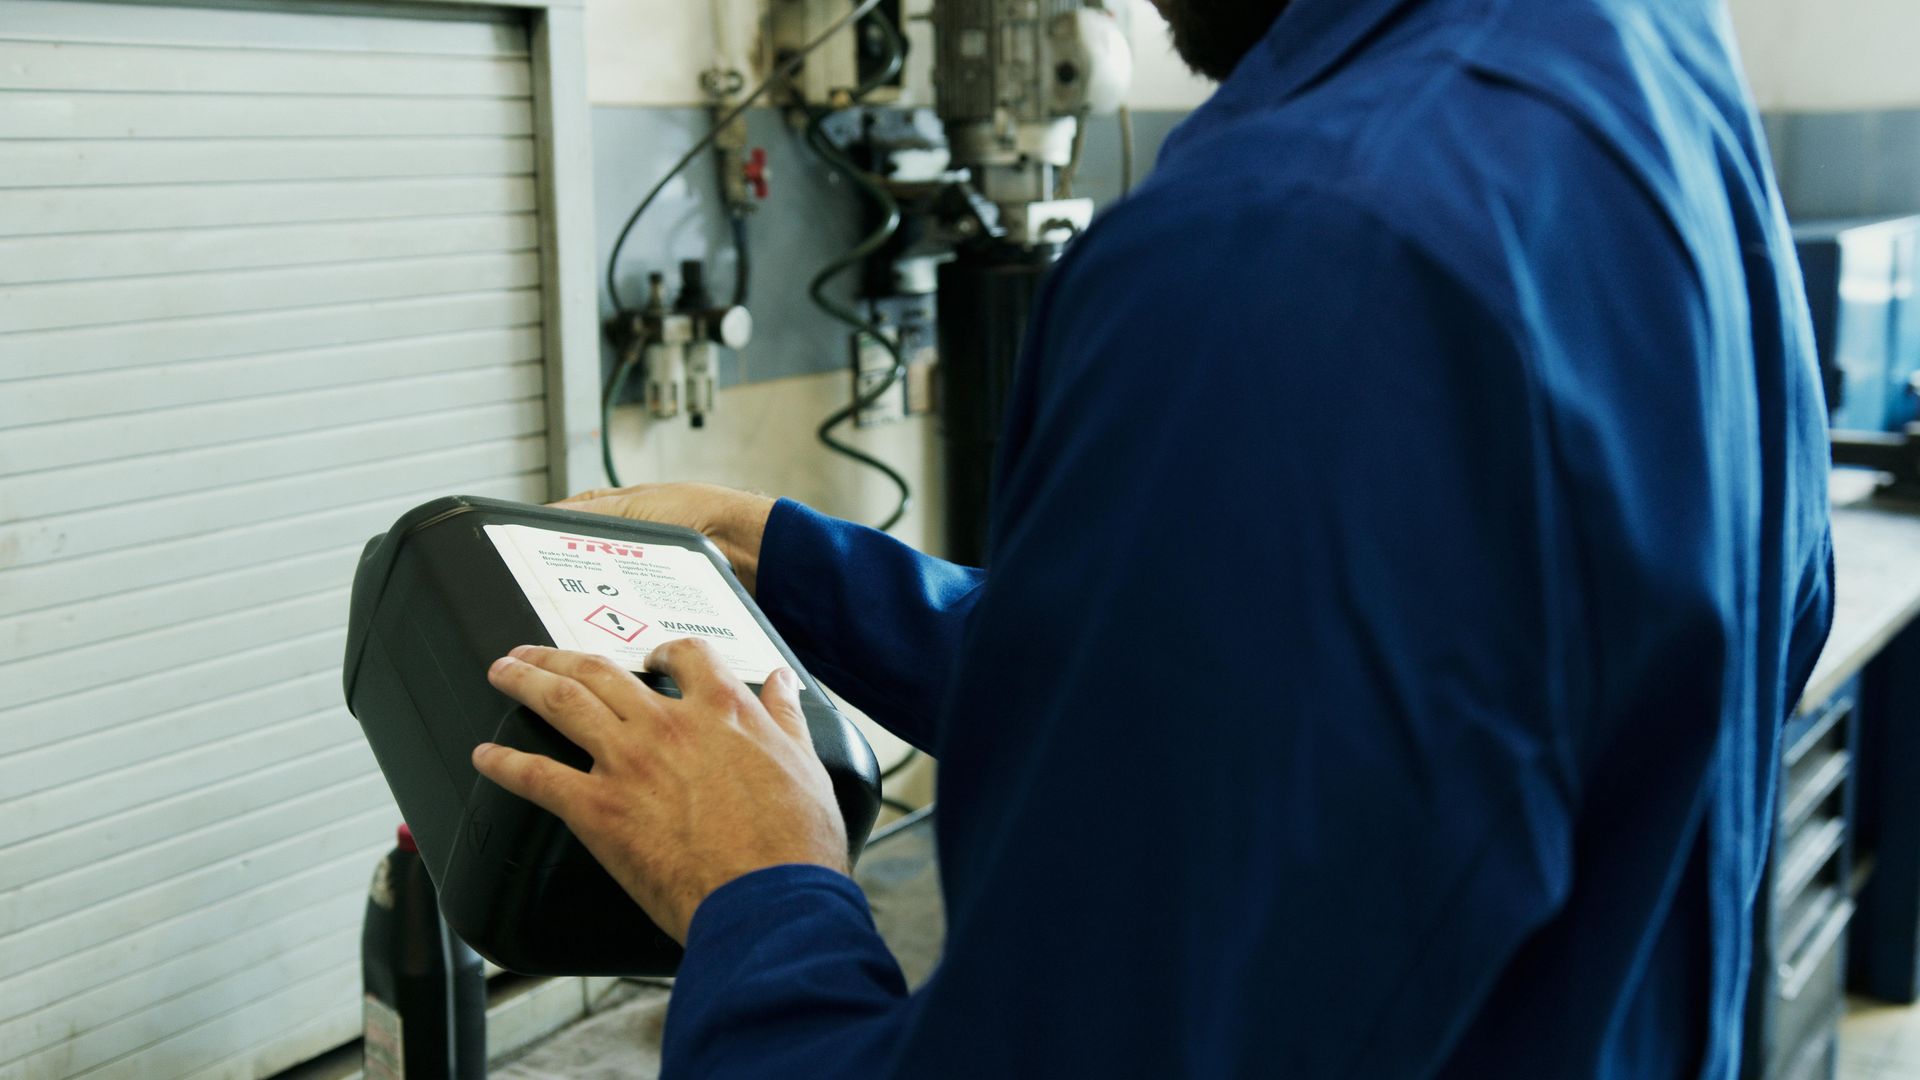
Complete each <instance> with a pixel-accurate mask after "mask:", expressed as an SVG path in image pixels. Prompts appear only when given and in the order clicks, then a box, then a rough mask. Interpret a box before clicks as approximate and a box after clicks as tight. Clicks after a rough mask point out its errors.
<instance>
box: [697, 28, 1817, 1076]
mask: <svg viewBox="0 0 1920 1080" xmlns="http://www.w3.org/2000/svg"><path fill="white" fill-rule="evenodd" d="M1824 431H1825V428H1824V406H1823V402H1822V399H1821V390H1820V386H1819V383H1818V380H1817V376H1816V371H1815V365H1814V358H1813V352H1812V346H1811V335H1810V332H1809V328H1808V323H1807V319H1806V316H1805V314H1804V300H1803V297H1802V295H1801V288H1800V283H1799V275H1798V270H1797V267H1796V263H1795V260H1794V253H1793V248H1792V246H1791V244H1790V242H1789V238H1788V232H1787V227H1786V223H1785V221H1784V218H1783V213H1782V210H1781V204H1780V201H1779V198H1778V196H1777V193H1776V189H1775V185H1774V183H1773V180H1772V178H1771V174H1770V170H1769V166H1768V160H1767V152H1766V149H1765V147H1764V145H1763V140H1762V136H1761V130H1760V127H1759V125H1758V123H1757V122H1756V118H1755V114H1754V111H1753V107H1752V104H1751V101H1750V98H1749V95H1748V93H1747V91H1746V89H1745V87H1744V85H1743V82H1742V77H1741V75H1740V67H1739V64H1738V61H1737V55H1736V53H1735V50H1734V47H1733V45H1732V40H1731V33H1730V30H1729V26H1728V21H1727V16H1726V13H1725V10H1724V8H1723V7H1722V4H1721V3H1720V2H1719V0H1298V2H1297V3H1295V4H1294V5H1293V6H1292V8H1290V9H1289V10H1288V11H1287V12H1286V13H1285V14H1284V15H1282V16H1281V17H1280V19H1279V20H1278V22H1277V23H1276V24H1275V25H1274V27H1273V28H1272V30H1271V31H1270V32H1269V34H1268V35H1267V37H1266V39H1265V40H1264V41H1263V42H1262V43H1260V44H1259V45H1257V46H1256V47H1255V48H1254V49H1253V50H1252V52H1250V53H1249V54H1248V55H1247V56H1246V58H1245V59H1244V60H1243V61H1242V62H1241V63H1240V65H1239V67H1238V69H1237V70H1236V71H1235V72H1234V73H1233V75H1232V76H1231V78H1229V79H1228V80H1227V81H1226V82H1225V83H1224V84H1223V85H1222V86H1221V87H1220V88H1219V90H1218V92H1217V93H1215V94H1214V96H1213V97H1212V98H1211V100H1209V101H1207V102H1206V103H1205V104H1204V105H1203V106H1202V107H1200V108H1199V109H1198V110H1197V111H1196V112H1195V113H1194V114H1193V115H1192V116H1191V117H1190V118H1188V119H1187V120H1186V121H1185V122H1184V123H1183V124H1182V125H1181V126H1180V128H1179V129H1178V130H1177V131H1176V132H1175V133H1174V134H1173V136H1172V137H1171V139H1170V140H1169V142H1168V143H1167V145H1166V147H1165V149H1164V151H1163V153H1162V154H1161V157H1160V160H1159V163H1158V165H1157V167H1156V168H1155V170H1154V172H1153V174H1152V176H1151V177H1150V178H1149V179H1148V180H1147V181H1146V182H1145V183H1144V184H1143V185H1142V186H1141V188H1140V189H1139V190H1138V191H1137V192H1135V193H1134V194H1133V195H1132V196H1131V197H1129V198H1127V199H1124V200H1122V201H1121V202H1119V203H1118V204H1116V205H1114V206H1113V207H1111V208H1110V209H1109V210H1107V211H1106V212H1105V214H1104V215H1103V216H1102V217H1100V218H1099V220H1097V221H1096V223H1095V224H1094V225H1093V227H1092V228H1091V229H1090V230H1089V231H1088V232H1087V233H1086V235H1084V236H1083V237H1082V238H1081V239H1079V240H1078V241H1077V242H1076V243H1075V244H1074V245H1073V246H1072V248H1071V249H1070V250H1069V252H1068V253H1067V254H1066V256H1065V258H1064V259H1063V260H1062V262H1061V263H1060V264H1059V265H1058V266H1057V267H1056V268H1055V269H1054V270H1053V271H1052V273H1051V275H1050V277H1049V279H1048V281H1047V283H1046V285H1045V287H1044V289H1043V294H1042V296H1041V299H1040V302H1039V304H1038V307H1037V310H1036V313H1035V315H1034V317H1033V320H1032V325H1031V328H1030V336H1029V340H1028V344H1027V350H1026V353H1025V356H1024V359H1023V361H1022V364H1021V367H1020V371H1019V375H1018V379H1017V383H1016V386H1015V388H1014V391H1013V396H1012V400H1011V403H1010V405H1009V419H1008V424H1007V429H1006V432H1005V439H1004V442H1003V444H1002V447H1001V453H1002V460H1001V461H1000V463H999V466H998V470H997V491H996V495H995V500H994V506H993V516H994V529H993V537H992V541H991V555H990V557H989V560H988V561H989V563H990V564H991V566H992V571H991V573H990V574H986V573H981V572H978V571H975V570H970V569H965V568H962V567H958V566H954V565H952V564H949V563H945V562H941V561H939V560H936V559H931V558H927V557H924V556H922V555H919V554H916V553H915V552H913V551H911V550H909V549H908V548H906V547H904V546H902V545H900V544H898V543H896V542H894V541H892V540H890V539H888V538H887V537H885V536H882V535H880V534H878V533H875V532H872V531H870V530H867V529H864V528H861V527H858V526H855V525H850V524H847V523H845V522H840V521H834V520H831V519H829V518H826V517H823V516H820V515H818V514H816V513H814V512H812V511H810V510H808V509H806V508H804V507H801V506H799V505H796V504H793V503H782V504H780V506H779V507H778V508H777V509H776V510H775V512H774V514H773V517H772V519H771V520H770V521H769V523H768V526H767V532H766V541H765V548H764V551H763V553H762V562H761V564H760V589H761V593H760V599H761V601H762V602H763V603H764V605H765V607H766V610H767V612H768V613H769V615H770V616H771V617H772V619H773V621H774V622H775V623H776V625H777V626H778V627H779V628H780V630H781V632H782V633H783V634H784V635H786V637H787V639H788V640H789V641H790V642H791V643H792V644H793V645H794V646H795V648H796V649H797V650H798V651H799V653H800V655H801V657H802V659H803V660H804V661H805V662H806V663H807V664H808V665H809V666H810V667H811V669H812V671H813V672H814V673H815V674H816V675H818V676H819V677H821V678H822V679H823V680H824V681H826V682H827V683H828V684H829V685H831V686H833V687H835V688H836V689H837V690H839V691H840V692H842V693H844V694H845V695H846V696H847V698H849V699H850V700H851V701H852V702H853V703H855V704H856V705H858V706H859V707H860V708H862V709H864V710H866V711H867V712H869V713H870V714H871V715H873V716H874V717H875V718H876V719H878V720H880V721H882V722H883V723H885V724H887V725H888V726H889V727H890V728H892V729H893V730H894V731H897V732H899V733H900V734H901V735H902V736H904V737H905V738H907V739H908V740H910V741H911V742H913V743H914V744H915V745H917V746H920V747H924V748H925V749H926V750H928V751H929V752H931V753H933V754H935V755H937V756H938V758H939V760H940V763H941V766H942V769H941V773H940V817H939V826H938V830H937V832H938V840H939V856H940V868H941V872H942V874H943V876H944V886H943V887H944V890H945V898H946V904H947V918H948V936H947V942H946V948H945V953H944V956H943V959H942V961H941V964H940V966H939V969H938V971H937V972H936V973H935V974H934V975H933V977H932V978H931V980H930V981H929V982H928V983H927V984H926V985H925V986H924V987H923V988H921V989H919V990H918V991H917V992H915V993H912V994H909V993H908V992H907V991H906V989H905V987H904V986H903V984H902V981H901V977H900V974H899V972H898V970H897V968H896V966H895V965H894V963H893V961H892V959H891V958H890V957H889V955H888V953H887V951H886V949H885V948H884V947H883V945H882V943H881V941H880V939H879V938H878V937H877V936H876V935H875V933H874V930H873V926H872V924H871V922H870V919H869V915H868V912H867V909H866V905H865V903H864V901H863V899H862V897H861V894H860V892H859V891H858V889H856V888H855V887H854V886H853V884H852V883H851V882H849V881H848V880H847V879H845V878H843V877H841V876H839V875H836V874H833V873H830V872H828V871H826V870H824V869H820V868H808V867H793V866H788V867H776V868H773V869H768V870H763V871H760V872H757V873H754V874H750V875H748V876H746V877H744V878H741V879H739V880H737V881H735V882H733V883H731V884H729V885H726V886H724V887H723V888H721V889H720V890H718V891H717V892H715V893H714V894H713V895H712V896H711V897H710V898H709V899H708V900H707V901H706V902H705V903H704V904H703V905H702V906H701V908H700V909H699V912H698V914H697V915H696V917H695V918H694V921H693V925H692V930H691V937H690V940H689V942H688V946H687V954H686V962H685V966H684V968H683V969H682V972H681V975H680V978H679V981H678V983H677V984H676V986H675V988H674V995H673V1001H672V1005H671V1011H670V1015H669V1018H668V1022H667V1030H666V1065H667V1075H668V1076H669V1077H700V1076H726V1077H781V1078H794V1077H840V1076H847V1077H909V1078H922V1077H929V1078H937V1077H968V1078H983V1077H992V1078H998V1077H1017V1076H1034V1077H1049V1078H1057V1077H1118V1076H1124V1077H1155V1078H1160V1077H1168V1078H1173V1077H1229V1076H1232V1077H1241V1076H1245V1077H1268V1076H1272V1077H1360V1078H1366V1080H1377V1078H1388V1077H1429V1076H1441V1077H1463V1078H1475V1080H1486V1078H1489V1077H1519V1078H1527V1080H1541V1078H1556V1077H1589V1076H1601V1077H1622V1078H1625V1077H1632V1078H1636V1080H1640V1078H1648V1077H1677V1076H1704V1077H1731V1076H1733V1075H1734V1073H1735V1071H1736V1069H1737V1067H1738V1061H1739V1054H1740V1038H1741V1012H1742V1006H1743V1001H1744V997H1745V992H1744V988H1745V986H1746V984H1747V978H1748V973H1749V970H1750V968H1751V965H1752V962H1753V939H1752V933H1751V929H1750V918H1751V910H1752V903H1753V900H1754V896H1755V891H1756V883H1757V881H1758V875H1759V873H1760V871H1761V868H1762V864H1763V861H1764V858H1765V855H1766V852H1767V848H1768V842H1769V828H1770V818H1771V813H1770V811H1771V808H1772V806H1773V805H1774V795H1775V780H1776V777H1775V774H1776V767H1775V762H1776V760H1777V756H1778V746H1777V744H1778V734H1779V731H1780V729H1781V725H1782V722H1783V719H1784V717H1785V716H1786V715H1787V714H1788V713H1789V711H1790V709H1791V707H1792V705H1793V704H1794V701H1795V698H1796V697H1797V695H1798V693H1799V691H1800V688H1801V686H1802V685H1803V683H1804V681H1805V679H1806V677H1807V675H1808V673H1809V670H1810V668H1811V666H1812V663H1813V660H1814V657H1815V655H1816V653H1817V652H1818V650H1819V647H1820V645H1821V643H1822V642H1823V640H1824V638H1825V635H1826V631H1827V626H1828V623H1829V621H1830V612H1831V580H1830V578H1831V569H1830V567H1831V560H1830V556H1829V539H1828V527H1827V520H1828V515H1827V506H1826V449H1825V441H1824V439H1825V435H1824Z"/></svg>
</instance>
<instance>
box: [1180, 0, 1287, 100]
mask: <svg viewBox="0 0 1920 1080" xmlns="http://www.w3.org/2000/svg"><path fill="white" fill-rule="evenodd" d="M1290 2H1291V0H1159V2H1158V4H1157V5H1156V6H1158V7H1159V8H1160V14H1162V15H1164V16H1166V19H1167V25H1168V26H1169V27H1170V28H1172V30H1173V50H1174V51H1175V52H1177V53H1179V54H1180V59H1182V60H1185V61H1186V62H1187V66H1188V67H1190V68H1192V69H1193V70H1195V71H1197V72H1199V73H1200V74H1202V75H1205V76H1206V77H1207V78H1209V79H1213V80H1214V81H1216V82H1217V81H1220V80H1222V79H1225V78H1226V77H1227V76H1228V75H1231V74H1232V73H1233V68H1234V65H1236V64H1238V63H1239V62H1240V58H1241V57H1243V56H1245V55H1247V52H1248V50H1250V49H1252V48H1253V47H1254V46H1255V45H1256V44H1258V43H1259V41H1260V39H1261V38H1263V37H1265V36H1267V30H1268V28H1269V27H1271V26H1272V25H1273V21H1274V20H1275V19H1277V18H1279V17H1280V13H1281V12H1283V11H1285V10H1286V9H1287V5H1288V4H1289V3H1290Z"/></svg>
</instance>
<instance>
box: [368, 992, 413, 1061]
mask: <svg viewBox="0 0 1920 1080" xmlns="http://www.w3.org/2000/svg"><path fill="white" fill-rule="evenodd" d="M361 1001H362V1003H363V1008H362V1010H361V1015H362V1016H363V1017H364V1018H365V1023H364V1024H362V1025H361V1034H362V1036H363V1039H362V1041H361V1044H360V1045H361V1051H360V1068H361V1071H362V1072H364V1073H365V1074H366V1080H406V1075H407V1053H406V1040H405V1038H404V1037H403V1035H402V1033H401V1030H400V1014H399V1012H397V1011H395V1009H394V1007H393V1006H391V1005H389V1004H387V1003H386V1002H384V1001H381V1000H380V999H379V998H377V997H374V996H373V995H372V994H368V995H366V996H365V997H364V998H362V999H361Z"/></svg>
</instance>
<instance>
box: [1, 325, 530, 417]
mask: <svg viewBox="0 0 1920 1080" xmlns="http://www.w3.org/2000/svg"><path fill="white" fill-rule="evenodd" d="M541 347H542V346H541V341H540V331H539V329H538V328H536V327H509V328H506V329H497V330H473V331H465V332H461V333H458V334H430V335H425V336H422V337H417V338H403V339H398V340H390V341H377V342H372V343H369V344H362V345H346V346H339V347H336V348H326V349H303V350H299V351H297V352H292V353H269V354H266V355H264V356H241V357H231V358H228V359H225V360H209V361H206V362H203V363H197V364H194V363H183V364H168V365H165V366H163V367H159V368H128V369H123V370H120V371H112V372H86V373H82V374H79V375H69V376H63V377H51V378H41V379H17V380H14V381H13V382H11V383H0V387H4V390H5V392H4V393H0V428H4V427H7V426H10V425H26V424H40V423H49V422H53V421H56V420H58V421H60V422H71V421H74V420H85V419H90V418H92V417H96V416H114V415H118V414H122V413H138V412H143V411H147V410H152V409H169V408H178V407H181V406H192V405H210V404H214V403H216V402H221V401H234V400H239V399H242V398H251V397H264V396H267V395H269V394H288V393H297V392H299V391H303V390H324V389H328V388H330V387H336V386H351V385H354V384H357V383H365V382H373V381H377V380H382V379H403V378H408V377H410V376H416V375H430V374H435V373H438V372H450V371H465V370H471V369H474V368H485V367H493V366H495V365H501V364H517V363H524V362H526V361H529V360H539V359H541Z"/></svg>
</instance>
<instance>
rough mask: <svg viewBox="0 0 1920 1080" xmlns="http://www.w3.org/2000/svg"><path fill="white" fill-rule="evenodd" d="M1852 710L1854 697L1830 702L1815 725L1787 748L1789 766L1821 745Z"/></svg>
mask: <svg viewBox="0 0 1920 1080" xmlns="http://www.w3.org/2000/svg"><path fill="white" fill-rule="evenodd" d="M1851 711H1853V699H1852V698H1841V699H1840V700H1839V701H1835V702H1830V703H1829V704H1828V705H1827V707H1826V710H1825V711H1824V712H1822V713H1821V714H1820V719H1818V720H1815V721H1814V722H1813V726H1812V727H1810V728H1808V729H1807V731H1806V733H1805V734H1803V735H1801V736H1800V737H1799V738H1798V739H1796V740H1794V743H1793V746H1792V747H1790V748H1789V749H1788V750H1787V752H1786V755H1785V756H1784V757H1783V758H1782V761H1783V763H1784V764H1785V765H1786V766H1787V768H1789V769H1791V768H1793V767H1794V766H1795V765H1798V764H1800V759H1801V758H1803V757H1806V756H1807V754H1808V753H1809V752H1811V751H1812V750H1813V748H1814V747H1816V746H1818V745H1820V740H1821V739H1824V738H1826V737H1827V732H1829V731H1832V730H1833V726H1834V725H1835V724H1838V723H1839V722H1840V718H1841V717H1842V716H1845V715H1846V714H1847V713H1849V712H1851Z"/></svg>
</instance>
